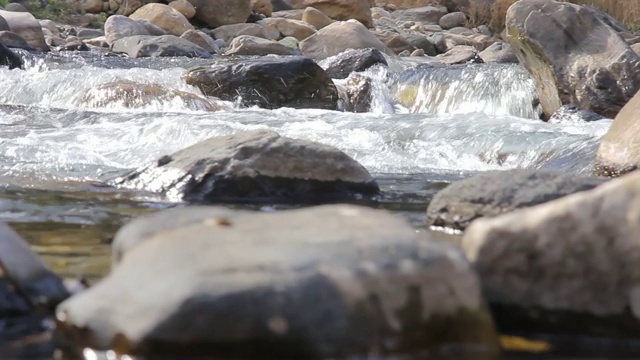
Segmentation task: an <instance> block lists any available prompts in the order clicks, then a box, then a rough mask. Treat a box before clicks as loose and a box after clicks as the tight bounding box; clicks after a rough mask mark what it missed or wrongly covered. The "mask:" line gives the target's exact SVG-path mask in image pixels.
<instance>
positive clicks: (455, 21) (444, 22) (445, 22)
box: [438, 11, 467, 30]
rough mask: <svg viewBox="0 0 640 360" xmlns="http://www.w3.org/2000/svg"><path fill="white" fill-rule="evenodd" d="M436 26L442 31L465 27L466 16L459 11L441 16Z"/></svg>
mask: <svg viewBox="0 0 640 360" xmlns="http://www.w3.org/2000/svg"><path fill="white" fill-rule="evenodd" d="M438 24H439V25H440V27H441V28H442V29H444V30H449V29H453V28H455V27H460V26H465V25H466V24H467V16H466V15H465V14H464V13H463V12H461V11H456V12H452V13H449V14H446V15H444V16H442V17H441V18H440V20H439V21H438Z"/></svg>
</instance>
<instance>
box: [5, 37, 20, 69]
mask: <svg viewBox="0 0 640 360" xmlns="http://www.w3.org/2000/svg"><path fill="white" fill-rule="evenodd" d="M0 65H1V66H8V67H9V69H19V68H21V67H22V65H23V63H22V58H20V56H18V55H17V54H16V53H14V52H13V51H11V50H10V49H9V48H7V47H6V46H4V45H3V44H2V43H0Z"/></svg>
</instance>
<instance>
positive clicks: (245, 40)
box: [225, 35, 300, 56]
mask: <svg viewBox="0 0 640 360" xmlns="http://www.w3.org/2000/svg"><path fill="white" fill-rule="evenodd" d="M270 54H273V55H300V50H298V49H294V48H291V47H288V46H285V45H283V44H281V43H279V42H277V41H273V40H267V39H262V38H259V37H255V36H249V35H241V36H238V37H236V38H235V39H233V40H232V41H231V44H229V47H228V49H227V51H226V52H225V55H258V56H264V55H270Z"/></svg>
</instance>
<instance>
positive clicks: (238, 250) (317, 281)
mask: <svg viewBox="0 0 640 360" xmlns="http://www.w3.org/2000/svg"><path fill="white" fill-rule="evenodd" d="M114 249H115V253H116V254H117V255H116V257H117V259H118V260H119V261H118V263H117V266H116V267H115V269H114V271H113V272H112V273H111V274H110V275H109V276H108V277H107V278H105V279H104V280H103V281H102V282H100V283H99V284H97V285H96V286H94V287H93V288H91V289H90V290H88V291H86V292H84V293H83V294H80V295H79V296H76V297H74V298H72V299H70V300H69V301H67V302H65V303H63V304H62V305H61V306H59V308H58V318H59V319H61V330H62V333H63V336H65V337H66V338H67V339H69V340H71V341H73V343H75V344H77V346H79V347H91V348H94V349H105V350H106V349H110V348H113V347H115V348H116V349H117V351H118V352H120V353H129V354H136V355H138V354H139V355H142V356H147V355H148V356H152V355H155V354H160V355H162V356H182V355H184V354H185V353H189V354H190V355H194V356H203V357H211V358H243V359H264V358H265V355H264V354H265V353H264V351H265V349H268V353H269V358H280V359H322V358H337V357H342V356H344V357H351V356H355V357H358V356H366V355H368V354H370V353H372V352H378V351H379V352H384V353H386V354H418V353H426V352H428V353H429V354H432V355H434V356H436V357H438V356H442V355H443V354H445V353H446V354H451V352H454V353H455V348H456V346H457V345H458V344H461V343H462V344H465V345H466V346H465V348H471V349H473V350H471V351H472V352H474V355H475V357H473V358H474V359H487V358H488V355H493V356H495V352H496V350H497V346H496V343H497V341H496V336H495V330H494V328H493V325H492V321H491V319H490V316H489V315H488V314H487V313H486V311H485V310H484V308H483V305H482V299H481V292H480V283H479V281H478V279H477V277H476V275H475V274H474V272H473V271H472V270H471V268H470V266H469V264H468V263H467V262H466V260H465V259H464V257H463V256H462V255H461V254H460V253H459V251H458V250H456V249H455V248H454V247H453V246H452V245H449V244H446V243H440V242H435V241H432V240H430V239H428V238H425V237H424V235H421V234H418V233H416V232H415V230H414V229H413V228H411V227H410V226H409V225H408V224H406V223H404V222H403V221H402V220H400V219H398V218H396V217H394V216H392V215H390V214H388V213H386V212H383V211H380V210H373V209H369V208H363V207H356V206H350V205H331V206H320V207H312V208H306V209H300V210H289V211H281V212H275V213H256V212H249V211H237V210H236V211H233V210H228V209H225V208H216V207H211V208H183V209H172V210H168V211H164V212H160V213H157V214H154V215H152V216H148V217H144V218H140V219H138V220H136V221H134V222H132V223H130V224H128V225H127V226H125V227H124V228H122V229H121V231H120V232H119V233H118V234H117V235H116V239H115V241H114ZM149 254H153V256H149ZM167 284H171V291H170V292H168V293H167ZM158 294H163V295H162V296H159V295H158ZM123 299H127V301H126V302H124V301H122V300H123ZM388 339H394V341H388ZM114 344H116V345H114Z"/></svg>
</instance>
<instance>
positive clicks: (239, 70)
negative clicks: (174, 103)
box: [184, 56, 338, 109]
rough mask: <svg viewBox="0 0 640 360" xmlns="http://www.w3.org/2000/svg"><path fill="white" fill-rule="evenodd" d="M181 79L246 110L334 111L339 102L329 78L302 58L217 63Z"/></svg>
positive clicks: (199, 68)
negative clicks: (291, 108)
mask: <svg viewBox="0 0 640 360" xmlns="http://www.w3.org/2000/svg"><path fill="white" fill-rule="evenodd" d="M184 79H185V81H186V82H187V83H188V84H190V85H194V86H197V87H198V88H200V90H201V91H202V93H203V94H205V95H207V96H216V97H219V98H221V99H223V100H229V101H235V100H237V99H238V98H241V100H242V103H243V104H245V105H249V106H252V105H258V106H260V107H264V108H278V107H283V106H287V107H294V108H320V109H336V106H337V101H338V95H337V90H336V88H335V86H334V84H333V82H332V81H331V78H329V76H328V75H327V74H326V73H325V72H324V70H322V68H321V67H320V66H318V64H316V63H315V62H314V61H313V60H311V59H309V58H305V57H301V56H293V57H284V58H266V57H265V58H260V59H251V60H242V61H240V62H219V63H214V64H211V65H209V66H206V67H196V68H193V69H190V70H189V71H188V72H187V73H186V74H185V76H184Z"/></svg>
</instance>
